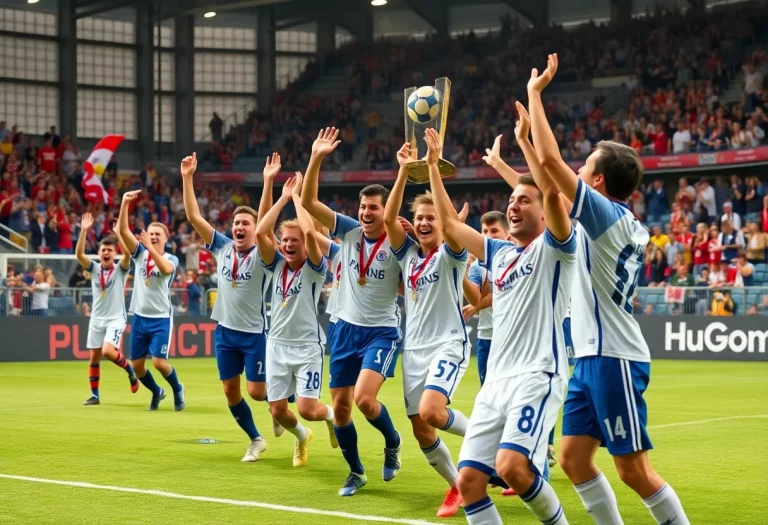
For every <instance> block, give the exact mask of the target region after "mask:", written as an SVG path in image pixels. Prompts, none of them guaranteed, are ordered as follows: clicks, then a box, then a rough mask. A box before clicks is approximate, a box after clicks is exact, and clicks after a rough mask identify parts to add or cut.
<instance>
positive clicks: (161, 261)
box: [139, 232, 174, 275]
mask: <svg viewBox="0 0 768 525" xmlns="http://www.w3.org/2000/svg"><path fill="white" fill-rule="evenodd" d="M139 241H141V244H142V245H143V246H144V248H145V249H146V250H147V252H149V256H150V257H151V258H152V260H153V261H154V262H155V266H157V269H158V270H159V271H160V275H171V274H172V273H173V271H174V267H173V263H172V262H171V261H169V260H168V259H166V258H165V257H163V254H162V253H160V252H159V251H157V250H156V249H155V247H154V246H152V241H151V240H150V238H149V234H148V233H147V232H141V233H140V234H139Z"/></svg>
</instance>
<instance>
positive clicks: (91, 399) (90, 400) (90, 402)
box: [83, 396, 101, 407]
mask: <svg viewBox="0 0 768 525" xmlns="http://www.w3.org/2000/svg"><path fill="white" fill-rule="evenodd" d="M100 404H101V401H99V398H98V397H96V396H91V397H89V398H88V399H86V400H85V403H83V406H86V407H88V406H91V405H100Z"/></svg>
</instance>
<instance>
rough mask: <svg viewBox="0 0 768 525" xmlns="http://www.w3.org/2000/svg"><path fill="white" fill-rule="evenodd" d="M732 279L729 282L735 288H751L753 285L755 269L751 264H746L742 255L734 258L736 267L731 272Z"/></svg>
mask: <svg viewBox="0 0 768 525" xmlns="http://www.w3.org/2000/svg"><path fill="white" fill-rule="evenodd" d="M732 274H733V279H730V276H729V279H728V280H729V282H732V283H733V286H734V287H735V288H744V287H746V286H753V285H754V284H755V267H754V265H753V264H752V263H750V262H747V259H746V257H744V255H739V257H737V258H736V265H735V267H734V268H733V271H732Z"/></svg>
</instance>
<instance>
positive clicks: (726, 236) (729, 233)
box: [718, 220, 744, 263]
mask: <svg viewBox="0 0 768 525" xmlns="http://www.w3.org/2000/svg"><path fill="white" fill-rule="evenodd" d="M718 247H719V251H720V252H722V261H724V262H728V263H730V262H733V261H734V260H736V257H737V256H738V255H739V251H740V250H742V249H743V248H744V236H743V235H742V234H741V232H740V231H738V230H735V229H734V228H733V226H732V225H731V222H730V221H728V220H724V221H723V224H722V231H721V232H720V237H719V238H718Z"/></svg>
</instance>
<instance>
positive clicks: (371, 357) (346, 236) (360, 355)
mask: <svg viewBox="0 0 768 525" xmlns="http://www.w3.org/2000/svg"><path fill="white" fill-rule="evenodd" d="M338 133H339V132H338V130H336V129H335V128H326V129H325V130H321V131H320V134H319V135H318V137H317V140H315V142H314V144H313V145H312V156H311V157H310V159H309V166H308V167H307V173H306V178H305V180H304V187H303V189H302V194H301V203H302V205H303V206H304V208H305V209H306V210H307V211H309V213H311V214H312V215H313V216H314V217H315V218H316V219H317V220H319V221H320V222H321V223H322V224H323V225H324V226H326V227H327V228H328V229H330V230H331V235H332V236H333V237H338V238H340V239H341V255H340V257H341V262H342V265H341V273H340V275H339V280H338V283H339V290H338V297H337V305H336V311H335V313H336V315H337V317H338V321H337V322H336V326H335V327H334V328H333V329H332V331H331V334H330V335H331V337H330V347H331V363H330V373H331V380H330V387H331V398H332V399H333V412H334V430H335V433H336V438H337V439H338V441H339V445H340V446H341V451H342V454H343V455H344V459H345V460H346V461H347V463H348V464H349V469H350V473H349V476H347V479H346V481H345V482H344V486H342V487H341V489H339V495H340V496H352V495H353V494H356V493H357V491H358V490H359V489H360V488H361V487H362V486H363V485H365V484H366V483H367V481H368V480H367V477H366V475H365V470H364V469H363V465H362V463H361V461H360V455H359V452H358V447H357V430H356V429H355V424H354V422H353V421H352V403H353V401H354V403H355V404H356V405H357V407H358V408H359V409H360V411H361V412H362V413H363V415H364V416H365V417H366V419H367V420H368V422H369V423H370V424H371V425H373V426H374V427H375V428H376V429H377V430H378V431H379V432H381V434H382V435H383V436H384V442H385V448H384V467H383V468H382V477H383V478H384V481H390V480H392V479H394V477H395V476H396V475H397V473H398V472H399V471H400V441H401V440H400V434H399V433H398V432H397V431H396V430H395V426H394V424H393V423H392V419H391V418H390V416H389V412H388V411H387V407H386V406H384V404H383V403H380V402H379V401H378V400H377V399H376V397H377V396H378V393H379V390H380V389H381V386H382V385H383V384H384V381H385V379H386V378H388V377H393V376H394V373H395V364H396V362H397V354H398V352H399V350H400V343H401V335H400V315H399V308H398V306H397V289H398V284H399V283H400V267H399V266H398V263H397V260H396V259H395V257H394V256H393V255H392V254H391V253H390V247H389V242H388V241H387V234H386V232H385V231H384V206H385V205H386V203H387V197H388V195H389V192H388V191H387V189H386V188H384V187H382V186H379V185H372V186H367V187H365V188H363V190H362V191H361V192H360V208H359V212H358V219H359V221H358V220H355V219H352V218H351V217H347V216H346V215H342V214H339V213H335V212H334V211H333V210H331V209H330V208H329V207H328V206H326V205H325V204H323V203H321V202H320V201H319V200H318V198H317V192H318V178H319V174H320V164H321V163H322V160H323V158H324V157H325V156H326V155H329V154H330V153H332V152H333V150H334V149H336V146H338V145H339V141H337V140H336V137H337V136H338Z"/></svg>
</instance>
